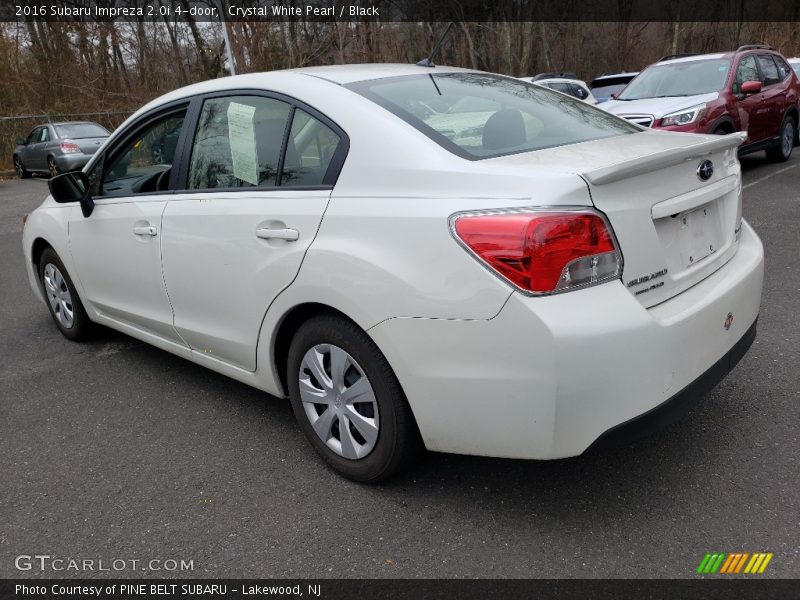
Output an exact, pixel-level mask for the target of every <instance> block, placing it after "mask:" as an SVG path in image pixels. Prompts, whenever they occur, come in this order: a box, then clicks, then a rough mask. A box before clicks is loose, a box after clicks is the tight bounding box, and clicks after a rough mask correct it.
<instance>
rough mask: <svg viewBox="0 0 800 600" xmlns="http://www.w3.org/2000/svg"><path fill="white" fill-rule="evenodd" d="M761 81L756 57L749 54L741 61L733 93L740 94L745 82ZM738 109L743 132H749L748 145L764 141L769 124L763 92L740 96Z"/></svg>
mask: <svg viewBox="0 0 800 600" xmlns="http://www.w3.org/2000/svg"><path fill="white" fill-rule="evenodd" d="M760 80H761V75H760V73H759V70H758V66H757V64H756V57H755V55H754V54H748V55H747V56H745V57H743V58H742V60H740V61H739V66H738V67H737V69H736V76H735V78H734V82H733V93H734V94H740V93H741V86H742V84H743V83H744V82H745V81H760ZM737 109H738V112H739V122H740V123H741V130H742V131H746V132H747V143H748V144H750V143H752V142H758V141H761V140H763V139H764V138H765V137H766V135H767V133H766V127H767V123H768V118H767V117H768V113H767V106H766V104H765V103H764V94H763V92H759V93H758V94H748V95H747V96H739V99H738V101H737Z"/></svg>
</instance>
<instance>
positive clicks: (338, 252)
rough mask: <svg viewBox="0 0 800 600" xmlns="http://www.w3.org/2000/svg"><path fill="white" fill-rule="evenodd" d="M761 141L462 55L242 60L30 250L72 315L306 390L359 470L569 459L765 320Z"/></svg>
mask: <svg viewBox="0 0 800 600" xmlns="http://www.w3.org/2000/svg"><path fill="white" fill-rule="evenodd" d="M742 141H743V135H742V134H733V135H728V136H701V135H691V134H680V133H671V132H666V131H654V130H649V129H648V130H644V129H642V128H640V127H638V126H636V125H633V124H631V123H628V122H626V121H624V120H622V119H620V118H618V117H615V116H613V115H610V114H607V113H605V112H603V111H601V110H598V109H596V108H594V107H592V106H589V105H587V104H586V103H584V102H581V101H579V100H576V99H572V98H570V97H568V96H565V95H564V94H559V93H557V92H553V91H550V90H547V89H544V88H542V87H539V86H536V85H532V84H529V83H525V82H522V81H520V80H517V79H513V78H509V77H504V76H500V75H493V74H489V73H482V72H476V71H470V70H464V69H456V68H444V67H432V68H431V67H421V66H411V65H354V66H332V67H315V68H304V69H297V70H291V71H280V72H272V73H256V74H250V75H242V76H237V77H228V78H223V79H217V80H214V81H208V82H205V83H200V84H196V85H192V86H189V87H186V88H183V89H180V90H177V91H174V92H171V93H169V94H167V95H165V96H163V97H161V98H159V99H157V100H155V101H153V102H151V103H150V104H148V105H146V106H145V107H143V108H142V109H141V110H139V111H138V112H136V114H134V115H133V116H131V117H130V118H129V119H128V120H127V121H126V122H125V123H124V124H123V125H122V126H121V127H120V128H119V129H118V130H117V131H116V132H115V133H114V134H113V135H112V136H111V138H110V139H109V140H108V141H107V142H106V143H105V145H104V146H103V147H102V148H101V150H100V151H98V152H97V154H96V155H95V157H94V158H93V160H92V161H91V162H90V163H89V164H88V165H87V166H86V167H85V168H84V170H83V172H79V173H69V174H64V175H61V176H59V177H56V178H54V179H52V180H51V182H50V191H51V196H50V197H48V198H47V199H46V200H45V201H44V203H43V204H42V205H41V206H40V207H39V208H37V209H36V210H35V211H34V212H33V213H31V214H30V216H29V218H28V220H27V224H26V226H25V230H24V236H23V244H24V252H25V257H26V263H27V268H28V272H29V276H30V282H31V285H32V287H33V289H34V291H35V293H36V295H37V296H38V297H39V298H41V299H42V300H43V301H44V302H45V303H46V305H47V306H48V307H49V309H50V312H51V314H52V317H53V319H54V321H55V324H56V325H57V327H58V328H59V329H60V330H61V332H62V333H63V334H64V335H65V336H66V337H68V338H69V339H72V340H76V341H77V340H82V339H85V337H86V336H87V334H88V333H89V331H90V329H91V326H92V324H94V323H99V324H103V325H106V326H108V327H112V328H114V329H117V330H119V331H122V332H124V333H126V334H128V335H130V336H132V337H135V338H138V339H140V340H144V341H146V342H148V343H151V344H153V345H155V346H157V347H159V348H162V349H164V350H167V351H169V352H173V353H175V354H177V355H179V356H183V357H185V358H187V359H189V360H191V361H194V362H196V363H198V364H200V365H203V366H206V367H208V368H210V369H213V370H215V371H217V372H219V373H223V374H225V375H228V376H230V377H233V378H234V379H237V380H239V381H242V382H245V383H247V384H250V385H252V386H254V387H256V388H259V389H261V390H263V391H265V392H268V393H270V394H273V395H275V396H280V397H287V396H288V397H289V398H290V399H291V403H292V406H293V408H294V412H295V414H296V416H297V419H298V421H299V423H300V426H301V428H302V430H303V431H304V433H305V435H306V436H307V437H308V439H309V441H310V442H311V444H312V445H313V446H314V448H315V449H316V450H317V451H318V452H319V453H320V454H321V456H322V457H323V458H324V459H325V460H326V461H327V463H328V464H329V465H331V466H332V467H333V468H334V469H335V470H337V471H338V472H339V473H341V474H343V475H345V476H346V477H349V478H352V479H355V480H359V481H377V480H380V479H384V478H386V477H388V476H389V475H391V474H392V473H394V472H395V471H397V469H398V468H399V467H401V466H402V465H404V464H406V463H407V462H408V461H409V459H410V458H411V457H413V456H414V455H415V454H416V451H417V450H418V449H421V448H422V447H423V446H424V447H426V448H428V449H430V450H436V451H443V452H456V453H463V454H476V455H488V456H498V457H514V458H527V459H552V458H560V457H567V456H574V455H578V454H581V453H583V452H585V451H586V450H587V449H590V448H592V449H594V448H600V447H606V446H608V445H611V444H618V443H620V442H622V441H625V440H630V439H633V438H636V437H638V436H641V435H644V434H647V433H649V432H651V431H653V430H655V429H656V428H658V427H660V426H662V425H664V424H665V423H667V422H669V421H671V420H673V419H674V418H676V417H678V416H680V415H681V414H683V413H685V412H686V411H687V410H688V409H689V408H690V406H691V405H692V404H693V402H694V401H695V400H697V399H698V398H700V397H701V396H702V395H703V394H704V393H705V392H706V391H708V390H709V389H710V388H711V387H713V385H715V384H716V383H717V382H718V381H719V380H720V379H721V378H722V377H724V376H725V374H726V373H727V372H728V371H729V370H730V369H731V368H732V367H733V366H734V365H735V364H736V362H737V361H738V360H739V358H741V356H742V355H743V354H744V353H745V352H746V351H747V349H748V347H749V346H750V344H751V343H752V341H753V339H754V337H755V332H756V320H757V317H758V314H759V304H760V299H761V287H762V278H763V248H762V245H761V242H760V241H759V239H758V237H757V236H756V234H755V233H754V232H753V230H752V229H751V228H750V226H749V225H748V224H747V223H746V222H745V221H744V220H743V219H742V215H741V207H742V185H741V174H740V166H739V162H738V159H737V146H738V145H739V144H741V143H742Z"/></svg>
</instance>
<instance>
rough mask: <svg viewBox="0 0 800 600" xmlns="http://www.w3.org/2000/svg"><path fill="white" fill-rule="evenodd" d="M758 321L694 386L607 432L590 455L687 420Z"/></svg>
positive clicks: (750, 339)
mask: <svg viewBox="0 0 800 600" xmlns="http://www.w3.org/2000/svg"><path fill="white" fill-rule="evenodd" d="M757 324H758V319H756V321H755V322H754V323H753V324H752V325H751V326H750V329H748V330H747V333H745V334H744V336H742V338H741V339H740V340H739V341H738V342H736V344H735V345H734V346H733V348H731V349H730V351H729V352H727V353H726V354H725V356H723V357H722V358H720V359H719V360H718V361H717V362H715V363H714V364H713V365H712V366H711V368H709V369H708V370H707V371H706V372H705V373H703V374H702V375H700V377H698V378H697V379H695V380H694V381H693V382H692V383H690V384H689V385H688V386H686V387H685V388H684V389H682V390H681V391H680V392H678V393H677V394H675V395H674V396H672V398H670V399H669V400H667V401H666V402H663V403H661V404H659V405H658V406H656V407H655V408H652V409H650V410H649V411H647V412H646V413H644V414H643V415H639V416H638V417H634V418H633V419H630V420H629V421H626V422H625V423H620V424H619V425H616V426H615V427H612V428H611V429H609V430H608V431H606V432H605V433H604V434H603V435H601V436H600V437H599V438H597V439H596V440H595V441H594V443H593V444H592V445H591V446H589V448H588V449H587V452H589V451H592V450H603V449H606V448H613V447H615V446H621V445H623V444H627V443H630V442H634V441H636V440H639V439H642V438H644V437H647V436H648V435H650V434H652V433H655V432H656V431H658V430H660V429H663V428H664V427H667V426H668V425H670V424H672V423H674V422H675V421H679V420H680V419H682V418H683V417H685V416H686V415H687V414H688V413H689V411H691V410H692V408H694V406H695V405H696V404H697V403H698V402H700V400H702V399H703V397H704V396H705V395H706V394H707V393H708V392H710V391H711V390H712V389H714V387H715V386H716V385H717V384H718V383H719V382H720V381H722V380H723V379H724V378H725V376H726V375H727V374H728V373H730V372H731V370H732V369H733V367H735V366H736V364H737V363H738V362H739V361H740V360H741V358H742V357H743V356H744V355H745V354H746V353H747V351H748V350H749V349H750V346H751V345H752V344H753V342H754V341H755V339H756V327H757Z"/></svg>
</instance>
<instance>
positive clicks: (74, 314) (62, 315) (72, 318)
mask: <svg viewBox="0 0 800 600" xmlns="http://www.w3.org/2000/svg"><path fill="white" fill-rule="evenodd" d="M39 279H40V281H41V282H42V288H43V289H44V294H45V298H46V300H47V307H48V308H49V309H50V315H51V316H52V317H53V321H55V324H56V326H57V327H58V329H59V330H60V331H61V333H62V334H63V335H64V337H65V338H67V339H69V340H72V341H73V342H79V341H83V340H85V339H87V338H88V336H89V330H90V327H91V321H89V316H88V315H87V314H86V311H85V310H84V308H83V304H82V303H81V299H80V298H79V297H78V292H77V291H76V290H75V285H74V284H73V283H72V279H71V278H70V276H69V273H67V269H66V268H64V263H62V262H61V259H60V258H59V257H58V254H56V252H55V250H53V249H52V248H47V249H46V250H45V251H44V252H42V256H41V258H40V259H39Z"/></svg>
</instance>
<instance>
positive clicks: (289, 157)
mask: <svg viewBox="0 0 800 600" xmlns="http://www.w3.org/2000/svg"><path fill="white" fill-rule="evenodd" d="M339 141H340V138H339V136H338V134H336V133H334V131H333V130H332V129H331V128H330V127H328V126H327V125H325V124H324V123H322V122H321V121H319V120H317V119H315V118H314V117H312V116H311V115H310V114H308V113H307V112H306V111H304V110H302V109H300V108H298V109H296V110H295V111H294V118H293V119H292V129H291V132H290V133H289V140H288V143H287V145H286V157H285V158H284V160H283V169H282V171H281V185H288V186H311V185H322V183H323V182H324V179H325V174H326V173H327V172H328V167H329V166H330V164H331V160H332V159H333V155H334V153H335V152H336V149H337V148H338V147H339Z"/></svg>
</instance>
